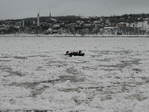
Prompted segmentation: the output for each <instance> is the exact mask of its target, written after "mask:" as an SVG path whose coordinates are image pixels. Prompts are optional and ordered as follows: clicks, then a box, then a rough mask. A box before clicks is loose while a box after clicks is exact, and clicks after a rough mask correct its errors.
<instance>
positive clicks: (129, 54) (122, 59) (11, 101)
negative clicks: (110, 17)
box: [0, 37, 149, 112]
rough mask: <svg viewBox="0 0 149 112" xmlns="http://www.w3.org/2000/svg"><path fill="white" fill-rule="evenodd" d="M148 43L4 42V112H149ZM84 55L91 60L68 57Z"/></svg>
mask: <svg viewBox="0 0 149 112" xmlns="http://www.w3.org/2000/svg"><path fill="white" fill-rule="evenodd" d="M148 43H149V39H148V38H75V37H74V38H66V37H64V38H48V37H47V38H46V37H43V38H42V37H40V38H39V37H30V38H28V37H24V38H18V37H5V38H3V37H1V38H0V110H48V111H50V112H148V110H149V44H148ZM67 50H71V51H72V50H83V52H85V53H86V55H85V57H67V56H65V55H64V53H65V52H66V51H67Z"/></svg>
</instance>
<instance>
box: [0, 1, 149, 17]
mask: <svg viewBox="0 0 149 112" xmlns="http://www.w3.org/2000/svg"><path fill="white" fill-rule="evenodd" d="M148 5H149V1H148V0H141V1H140V0H110V1H109V0H38V1H37V0H13V1H10V0H0V19H11V18H14V19H16V18H24V17H35V16H36V15H37V13H38V12H39V13H40V15H41V16H48V15H49V12H50V11H51V12H52V15H53V16H65V15H80V16H111V15H122V14H132V13H149V12H148V10H149V7H148Z"/></svg>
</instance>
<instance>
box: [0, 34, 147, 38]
mask: <svg viewBox="0 0 149 112" xmlns="http://www.w3.org/2000/svg"><path fill="white" fill-rule="evenodd" d="M0 37H80V38H81V37H82V38H83V37H88V38H89V37H90V38H94V37H96V38H109V37H110V38H125V37H126V38H128V37H129V38H143V37H144V38H149V35H69V34H61V35H60V34H54V35H44V34H4V35H0Z"/></svg>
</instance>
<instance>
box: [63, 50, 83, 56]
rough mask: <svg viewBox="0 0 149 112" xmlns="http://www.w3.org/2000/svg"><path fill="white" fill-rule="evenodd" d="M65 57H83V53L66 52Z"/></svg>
mask: <svg viewBox="0 0 149 112" xmlns="http://www.w3.org/2000/svg"><path fill="white" fill-rule="evenodd" d="M65 55H67V56H70V57H72V56H85V53H83V52H82V51H81V50H79V51H72V52H70V51H66V53H65Z"/></svg>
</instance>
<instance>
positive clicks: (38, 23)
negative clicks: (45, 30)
mask: <svg viewBox="0 0 149 112" xmlns="http://www.w3.org/2000/svg"><path fill="white" fill-rule="evenodd" d="M37 26H40V15H39V13H38V14H37Z"/></svg>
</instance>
